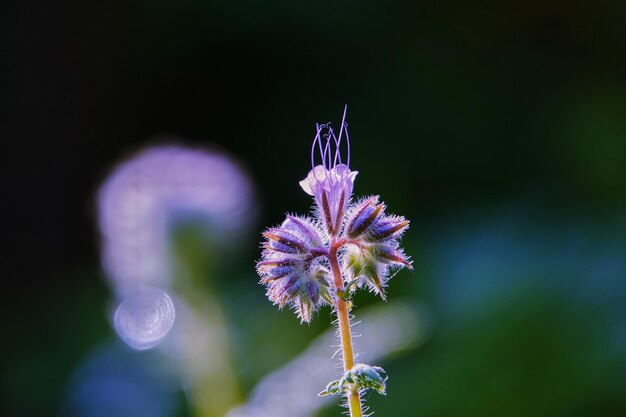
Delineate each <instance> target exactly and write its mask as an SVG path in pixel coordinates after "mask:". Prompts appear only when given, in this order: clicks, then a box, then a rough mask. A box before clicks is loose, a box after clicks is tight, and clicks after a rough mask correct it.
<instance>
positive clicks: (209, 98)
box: [0, 0, 626, 417]
mask: <svg viewBox="0 0 626 417" xmlns="http://www.w3.org/2000/svg"><path fill="white" fill-rule="evenodd" d="M0 16H1V19H2V23H1V25H0V51H1V54H2V56H1V59H0V83H1V84H0V96H1V106H2V107H1V112H0V118H1V124H0V142H1V143H2V183H3V186H2V197H1V201H2V207H3V212H4V221H3V239H2V240H3V255H4V256H3V258H5V260H4V261H3V263H2V265H3V268H2V273H1V276H2V295H3V297H2V298H3V302H2V303H1V306H0V309H1V312H2V317H4V319H3V320H2V342H1V343H0V346H1V352H0V366H1V368H0V370H1V379H0V384H1V385H0V389H1V392H0V394H1V397H0V415H3V416H7V417H22V416H23V417H31V416H134V417H143V416H146V417H161V416H164V417H165V416H180V417H183V416H207V417H208V416H221V415H229V416H253V415H256V416H268V417H270V416H271V417H277V416H279V415H289V416H291V417H294V416H334V415H338V414H339V412H340V409H339V408H337V406H336V404H335V403H334V402H333V401H332V400H331V401H330V402H326V401H323V400H321V399H318V398H317V397H316V396H315V394H316V390H321V389H322V388H323V386H324V385H325V383H326V381H323V380H322V381H321V382H319V385H315V386H312V387H308V388H307V387H305V385H306V381H310V380H311V381H316V379H315V378H314V376H312V372H313V371H314V370H315V369H316V368H320V369H321V368H325V366H326V365H328V367H329V369H330V370H331V371H332V366H334V365H335V364H336V362H334V361H333V360H331V359H329V357H327V356H325V355H326V353H325V352H324V353H323V354H322V353H320V352H322V351H324V347H329V348H330V344H331V343H332V337H331V338H330V339H328V337H329V335H331V333H329V332H332V329H330V325H329V322H330V320H329V310H328V308H326V309H323V310H322V311H321V312H319V313H318V314H317V317H316V319H315V320H314V321H313V323H312V324H311V325H309V326H306V325H305V326H300V325H299V323H298V320H297V318H296V317H295V315H293V314H292V313H291V312H288V311H282V312H281V311H278V310H277V309H276V308H275V307H274V306H272V305H271V304H270V302H269V301H268V300H267V299H266V298H265V296H264V291H263V288H262V287H261V286H259V285H258V284H257V281H258V278H257V276H256V274H255V271H254V262H255V260H256V259H258V257H259V254H260V252H259V251H260V250H259V247H258V245H259V244H258V241H259V240H260V232H261V231H262V230H263V229H264V228H265V227H267V226H271V225H275V224H277V223H279V222H280V221H282V219H283V216H284V213H285V212H296V213H306V212H307V211H308V210H309V207H310V203H311V201H310V199H309V197H308V196H307V195H306V194H305V193H304V192H303V191H302V190H301V189H300V187H299V186H298V181H300V180H301V179H303V178H304V177H305V175H306V174H307V172H308V170H309V169H310V162H309V150H310V144H311V140H312V138H313V135H314V126H315V122H318V121H319V122H326V121H331V122H334V123H335V126H338V125H339V121H340V116H341V111H342V109H343V105H344V104H345V103H347V104H348V105H349V112H348V123H349V125H350V137H351V139H352V158H351V160H352V167H353V168H354V169H356V170H358V171H359V175H358V177H357V180H356V184H355V193H356V194H357V195H367V194H380V195H381V196H382V198H383V200H384V201H385V202H387V203H388V205H389V208H390V211H391V212H394V213H397V214H402V215H405V216H406V217H407V218H409V219H410V220H411V221H412V223H411V229H410V230H409V232H408V233H407V235H406V237H405V239H404V246H405V248H406V251H407V253H408V254H410V255H411V256H412V257H413V259H414V266H415V272H414V273H411V272H408V271H402V272H401V273H399V274H398V275H397V276H396V277H395V278H394V279H393V280H392V281H391V283H390V287H389V299H390V301H389V303H387V304H384V303H383V302H381V301H380V300H377V299H375V298H374V297H373V296H371V295H369V294H365V293H361V294H358V295H357V297H356V300H355V302H356V305H357V309H356V310H355V313H356V314H357V318H361V319H363V323H362V324H361V325H359V326H362V327H361V328H358V327H357V329H356V330H357V331H359V332H360V333H362V334H363V337H362V339H361V340H357V342H356V343H357V350H359V351H360V350H361V349H362V351H363V352H367V351H369V352H375V355H374V356H376V358H375V360H376V363H377V364H380V365H382V366H383V367H385V369H386V370H387V371H388V373H389V375H390V379H389V381H388V395H387V396H386V397H381V396H377V395H375V394H372V395H371V396H369V398H368V404H369V405H370V406H371V407H372V409H373V410H374V411H376V413H377V414H376V415H380V416H392V415H400V414H401V415H411V416H442V417H447V416H450V417H452V416H477V417H478V416H480V417H485V416H535V417H541V416H576V417H583V416H618V415H626V42H625V40H626V25H625V24H624V22H626V3H624V2H623V1H617V0H606V1H600V2H566V1H559V0H554V1H552V0H544V1H524V2H522V1H500V2H488V1H473V2H472V1H470V2H468V1H448V2H435V1H405V2H375V1H367V0H366V1H359V2H357V1H321V2H296V1H291V2H287V1H281V2H275V1H265V2H259V1H246V0H242V1H219V2H216V1H210V0H182V1H165V0H152V1H145V0H131V1H123V2H122V1H115V0H112V1H101V0H94V1H88V2H84V1H74V0H68V1H63V2H60V1H42V2H34V1H20V2H17V1H16V2H11V3H10V4H4V5H3V6H2V11H1V12H0ZM155 146H156V148H155ZM150 152H152V153H150ZM155 152H156V153H155ZM155 155H156V156H155ZM176 155H178V156H176ZM181 155H182V156H181ZM159 158H164V159H159ZM123 161H126V162H123ZM120 163H121V164H122V165H120ZM133 164H134V165H133ZM137 166H140V167H141V169H139V168H136V167H137ZM128 167H130V168H132V169H139V171H133V170H132V169H130V168H128ZM133 167H135V168H133ZM137 172H139V174H137ZM225 173H227V174H225ZM120 178H121V179H120ZM199 178H201V180H200V179H199ZM113 179H117V180H119V181H118V182H117V183H115V184H118V185H117V187H118V188H115V187H113V189H114V190H117V194H116V193H113V194H111V195H112V196H113V197H111V196H110V195H109V194H106V196H108V197H107V198H109V197H110V198H112V200H106V199H105V197H103V195H104V191H101V192H100V193H99V191H98V190H104V188H102V189H101V188H100V187H101V186H102V184H112V183H114V182H112V181H113ZM117 180H116V181H117ZM107 181H109V182H107ZM119 184H122V185H119ZM125 187H126V188H125ZM120 190H121V191H120ZM129 190H130V191H129ZM208 190H210V191H208ZM133 193H135V194H133ZM131 195H132V196H135V197H137V195H139V197H137V198H135V199H133V198H131V197H129V196H131ZM146 196H147V197H146ZM144 197H145V198H144ZM103 201H105V202H106V201H109V202H110V201H113V202H112V203H111V204H112V206H106V207H109V208H106V207H105V206H104V204H105V203H104V202H103ZM148 203H149V204H148ZM221 203H224V204H223V205H220V204H221ZM107 204H108V203H107ZM116 204H117V205H116ZM229 204H230V205H229ZM110 207H113V208H110ZM146 207H148V208H146ZM116 210H117V211H116ZM142 210H143V211H142ZM232 210H236V213H234V214H233V211H232ZM155 213H157V214H158V215H157V214H155ZM106 216H109V217H106ZM125 216H126V217H125ZM159 216H164V217H163V218H167V219H168V220H167V222H166V223H167V226H164V224H165V223H160V222H161V221H162V218H161V217H159ZM107 218H109V221H107V220H103V219H107ZM157 218H158V220H154V219H157ZM148 220H149V221H148ZM153 220H154V221H153ZM115 221H118V222H119V223H120V224H121V226H119V228H118V229H115V227H116V226H115V224H116V223H115ZM111 222H113V223H111ZM151 222H152V223H151ZM109 226H110V227H112V228H113V229H107V227H109ZM114 226H115V227H114ZM152 226H154V230H152V229H150V230H148V229H149V228H150V227H152ZM111 230H114V231H113V232H111ZM120 230H122V232H124V233H130V235H124V236H121V235H118V234H115V233H118V232H119V231H120ZM155 230H156V231H155ZM152 232H154V233H155V234H154V235H150V234H149V233H152ZM120 233H121V232H120ZM133 233H134V234H133ZM146 233H148V235H146ZM129 236H130V237H129ZM137 236H141V239H139V238H137ZM142 239H143V240H142ZM120 241H121V242H122V243H124V242H125V243H126V244H128V245H130V246H124V245H123V244H122V246H109V245H115V244H116V243H119V242H120ZM129 242H130V243H129ZM142 242H143V243H142ZM146 242H147V243H146ZM144 244H145V245H148V246H149V247H146V246H145V245H144ZM152 244H154V247H153V246H150V245H152ZM133 245H135V246H133ZM137 245H144V246H141V248H139V249H137V247H138V246H137ZM111 247H114V249H115V248H117V249H115V250H114V249H111V251H110V252H107V251H108V249H107V248H111ZM129 247H130V249H128V248H129ZM134 250H137V251H139V252H134ZM141 251H144V252H141ZM107 253H108V254H109V255H110V254H111V253H113V254H117V255H116V256H118V257H115V256H113V255H110V256H109V255H106V254H107ZM105 255H106V256H105ZM120 259H122V260H121V261H120ZM146 259H151V260H152V261H154V263H152V264H150V265H151V266H152V267H153V269H154V270H156V271H157V275H159V276H158V277H157V276H156V275H151V272H150V271H151V270H150V269H149V268H148V269H146V270H139V269H137V268H143V267H144V266H145V265H144V264H145V263H146V262H147V261H146ZM115 262H118V263H115ZM155 265H156V266H155ZM116 268H118V269H116ZM125 268H126V269H125ZM138 271H140V272H138ZM141 274H143V275H141ZM139 276H140V277H143V278H142V279H144V281H141V282H142V285H143V284H149V285H150V287H151V288H152V289H151V291H152V292H151V293H150V294H152V295H151V296H152V297H153V299H151V300H152V301H154V297H157V298H158V300H157V301H158V302H159V303H160V304H158V306H157V307H155V308H154V309H153V312H156V313H155V314H157V315H158V316H159V317H157V318H158V319H159V323H160V324H161V325H162V327H163V329H162V330H163V331H162V334H157V335H153V334H151V335H149V336H150V337H151V338H150V337H148V339H150V340H147V339H146V338H145V337H144V338H143V339H142V337H143V336H145V335H143V336H142V335H141V334H140V335H139V336H138V337H139V340H137V338H136V337H135V339H133V334H131V335H130V336H129V335H128V334H126V333H124V332H125V331H128V329H129V327H128V326H127V327H124V321H123V318H124V315H123V314H122V313H120V311H122V312H125V311H131V312H132V303H131V302H133V300H134V301H137V298H136V297H137V296H136V294H135V292H133V291H131V290H132V289H133V288H134V287H133V288H131V287H132V286H131V287H129V286H126V285H127V284H128V282H129V281H128V280H132V279H135V278H137V277H139ZM133 285H134V284H133ZM154 287H156V288H154ZM129 288H130V289H129ZM155 294H156V295H155ZM140 296H141V294H140ZM132 297H135V298H132ZM159 297H160V298H159ZM140 301H141V300H140ZM125 302H128V303H131V304H124V303H125ZM129 305H130V307H128V306H129ZM121 306H126V307H128V308H130V310H123V309H122V310H120V309H121V308H122V307H121ZM173 306H176V309H175V311H176V314H175V315H174V313H173V311H174V310H173ZM115 311H117V312H118V314H115ZM386 311H387V312H388V313H385V312H386ZM384 314H387V315H384ZM161 316H163V317H161ZM151 319H152V318H150V317H148V321H149V320H151ZM120 323H121V324H120ZM368 323H370V324H369V325H371V326H372V327H366V326H368ZM377 323H378V324H377ZM131 324H132V323H131ZM392 324H393V325H395V327H394V326H392ZM376 326H378V327H376ZM131 327H132V326H131ZM124 329H126V330H124ZM389 329H391V330H389ZM116 330H117V333H119V334H120V336H122V339H124V337H126V338H125V339H124V340H125V341H126V343H124V341H122V339H121V338H120V337H118V335H117V334H116ZM130 330H131V333H132V328H131V329H130ZM170 330H171V331H170ZM386 332H387V333H386ZM134 336H137V334H134ZM196 336H197V337H196ZM161 337H162V338H163V340H162V342H163V343H160V342H161ZM137 343H139V345H138V344H137ZM146 343H147V345H146ZM133 344H134V347H135V348H134V349H133V348H131V347H129V345H130V346H133ZM156 344H158V346H157V347H154V348H152V349H146V348H147V347H152V345H156ZM370 345H371V346H370ZM137 349H139V350H137ZM144 349H145V350H144ZM331 353H332V350H331ZM320 355H321V356H320ZM320 358H322V359H320ZM318 359H320V361H319V363H320V364H321V365H320V366H319V367H316V368H313V370H311V367H307V366H306V365H303V364H307V363H309V364H310V363H318V362H314V361H315V360H318ZM272 375H273V376H274V378H272ZM277 375H278V376H277ZM287 380H289V381H292V382H293V383H290V384H289V385H288V386H287V387H285V386H283V385H280V383H279V382H280V381H283V382H284V381H287ZM277 381H279V382H277ZM310 391H311V392H310ZM277 392H278V393H279V394H282V395H278V397H276V396H275V394H276V393H277ZM272 395H274V397H273V396H272ZM275 397H276V398H279V400H278V401H277V402H276V403H271V401H270V399H271V398H275ZM288 403H289V404H290V405H288ZM272 404H275V405H272ZM264 407H265V408H264ZM289 407H292V408H289ZM294 407H295V408H294ZM298 407H300V408H298ZM268 409H269V410H270V411H267V410H268ZM263 410H265V411H263Z"/></svg>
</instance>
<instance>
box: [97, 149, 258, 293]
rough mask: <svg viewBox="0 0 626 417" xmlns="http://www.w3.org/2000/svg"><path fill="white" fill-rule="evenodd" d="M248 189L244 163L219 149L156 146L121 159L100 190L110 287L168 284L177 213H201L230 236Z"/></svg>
mask: <svg viewBox="0 0 626 417" xmlns="http://www.w3.org/2000/svg"><path fill="white" fill-rule="evenodd" d="M252 194H253V190H252V186H251V183H250V181H249V179H248V178H247V176H246V175H245V174H244V173H243V171H242V169H241V168H240V167H239V166H238V165H237V163H235V162H234V161H233V160H231V158H230V157H229V156H227V155H225V154H224V153H221V152H217V151H209V150H203V149H191V148H186V147H183V146H179V145H166V146H155V147H151V148H147V149H145V150H143V151H140V152H139V153H138V154H136V155H135V156H133V157H132V158H130V159H128V160H127V161H125V162H123V163H122V164H120V165H119V166H118V167H117V168H116V169H115V170H114V171H113V173H112V174H111V175H110V176H109V177H108V178H107V179H106V181H105V182H104V183H103V185H102V187H101V188H100V191H99V194H98V214H99V225H100V231H101V235H102V263H103V267H104V269H105V271H106V273H107V276H108V277H109V279H110V281H111V283H112V284H113V286H114V287H115V289H116V291H117V292H118V293H122V294H126V293H128V292H129V291H130V292H132V291H134V290H135V289H136V288H138V287H140V286H156V287H166V286H167V284H168V282H169V275H170V272H171V266H170V257H169V250H168V249H169V238H168V233H169V226H170V225H171V223H172V222H175V221H177V220H179V219H181V218H186V217H188V216H189V215H192V214H193V215H199V216H201V217H202V218H203V219H204V220H205V221H206V223H207V224H208V225H209V226H210V228H211V232H212V234H216V235H218V236H224V237H226V236H228V237H229V238H231V240H232V236H233V235H236V232H238V231H240V230H241V229H243V228H245V226H246V224H248V223H249V220H250V217H251V216H250V215H251V212H252V211H253V206H252ZM228 240H229V239H224V241H225V242H228Z"/></svg>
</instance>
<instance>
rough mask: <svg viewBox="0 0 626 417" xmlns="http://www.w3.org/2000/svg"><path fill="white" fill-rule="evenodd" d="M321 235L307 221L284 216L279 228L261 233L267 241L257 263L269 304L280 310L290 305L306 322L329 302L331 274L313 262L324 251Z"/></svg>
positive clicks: (312, 224) (315, 227)
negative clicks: (320, 306)
mask: <svg viewBox="0 0 626 417" xmlns="http://www.w3.org/2000/svg"><path fill="white" fill-rule="evenodd" d="M320 233H321V232H320V230H319V228H318V227H317V226H316V225H315V224H314V223H312V222H311V221H310V220H307V219H302V218H299V217H295V216H287V219H286V220H285V221H284V222H283V223H282V225H281V226H280V227H274V228H271V229H268V230H267V231H266V232H264V233H263V236H264V237H265V238H266V239H267V240H266V241H265V242H264V243H263V248H264V249H263V252H262V259H261V261H259V262H258V263H257V272H258V273H259V275H260V276H261V283H263V284H264V285H266V287H267V296H268V298H269V299H270V301H272V302H273V303H274V304H278V306H279V307H280V308H283V307H284V306H285V305H286V304H291V305H292V307H294V309H295V310H296V311H297V314H298V316H299V317H300V319H301V320H302V321H306V322H309V321H311V313H312V312H313V311H315V310H316V308H317V307H318V306H319V305H320V304H322V303H324V302H331V300H332V298H331V296H330V291H329V288H330V287H329V282H330V273H329V271H328V270H327V269H326V268H325V267H324V266H323V265H321V264H320V263H319V261H317V260H316V259H317V258H318V257H319V256H320V255H323V254H324V253H325V251H326V249H325V248H324V246H323V240H322V237H321V235H320Z"/></svg>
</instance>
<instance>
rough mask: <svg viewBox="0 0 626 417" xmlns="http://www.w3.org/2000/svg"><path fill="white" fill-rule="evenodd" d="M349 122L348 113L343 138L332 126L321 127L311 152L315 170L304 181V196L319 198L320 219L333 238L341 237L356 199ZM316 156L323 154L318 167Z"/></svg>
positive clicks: (341, 130) (343, 124)
mask: <svg viewBox="0 0 626 417" xmlns="http://www.w3.org/2000/svg"><path fill="white" fill-rule="evenodd" d="M345 118H346V113H345V110H344V113H343V120H342V122H341V129H340V130H339V137H337V136H336V135H335V132H334V131H333V129H332V127H331V126H330V123H327V124H323V125H317V129H316V135H315V139H314V140H313V146H312V148H311V165H312V169H311V171H310V172H309V174H308V175H307V177H306V178H305V179H304V180H302V181H300V186H301V187H302V189H303V190H304V192H306V193H307V194H309V195H311V196H313V197H314V198H315V202H316V205H317V210H318V213H319V216H320V218H321V219H322V220H323V225H324V228H325V230H326V233H327V234H328V235H329V236H337V235H338V234H339V233H340V232H341V228H342V226H343V223H342V222H343V216H344V214H345V212H346V208H347V206H348V203H349V201H350V198H351V197H352V188H353V186H354V179H355V178H356V175H357V174H358V172H357V171H351V170H350V166H349V165H350V140H349V136H348V125H347V123H346V122H345ZM344 132H345V135H346V146H347V149H348V155H347V156H348V157H347V161H346V163H345V164H344V163H343V161H342V157H341V139H342V135H343V133H344ZM316 148H317V149H316ZM315 152H319V156H320V158H321V161H322V164H321V165H315Z"/></svg>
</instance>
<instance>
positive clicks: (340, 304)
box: [328, 241, 363, 417]
mask: <svg viewBox="0 0 626 417" xmlns="http://www.w3.org/2000/svg"><path fill="white" fill-rule="evenodd" d="M341 243H342V242H337V241H333V242H332V243H331V246H330V251H329V253H328V260H329V262H330V268H331V270H332V272H333V278H334V280H335V287H336V290H337V295H338V297H337V306H336V307H337V319H338V322H339V338H340V340H341V353H342V356H343V370H344V372H347V371H349V370H350V369H352V367H353V366H354V353H353V352H352V333H351V332H350V316H349V314H348V303H347V302H346V301H345V300H344V299H343V294H344V293H345V288H344V285H343V279H342V276H341V270H340V269H339V259H338V258H337V251H338V250H339V248H340V247H341ZM348 406H349V407H350V416H351V417H362V416H363V411H362V410H361V398H360V396H359V391H358V390H356V389H353V390H351V391H350V393H349V394H348Z"/></svg>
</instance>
